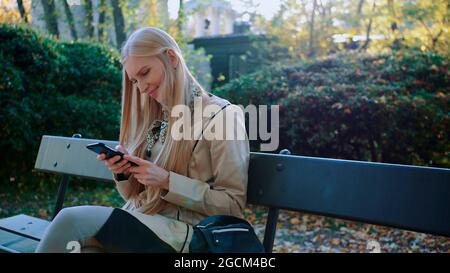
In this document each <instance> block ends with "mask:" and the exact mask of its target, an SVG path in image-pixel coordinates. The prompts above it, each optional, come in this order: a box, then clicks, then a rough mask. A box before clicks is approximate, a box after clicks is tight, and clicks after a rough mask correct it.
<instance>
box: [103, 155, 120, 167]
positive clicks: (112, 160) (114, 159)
mask: <svg viewBox="0 0 450 273" xmlns="http://www.w3.org/2000/svg"><path fill="white" fill-rule="evenodd" d="M119 160H120V155H116V156H113V157H111V158H110V159H107V160H106V164H107V165H109V166H113V165H114V164H115V163H117V162H119Z"/></svg>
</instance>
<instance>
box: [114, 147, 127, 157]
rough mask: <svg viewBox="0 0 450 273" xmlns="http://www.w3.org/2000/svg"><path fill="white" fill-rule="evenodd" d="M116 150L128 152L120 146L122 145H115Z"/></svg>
mask: <svg viewBox="0 0 450 273" xmlns="http://www.w3.org/2000/svg"><path fill="white" fill-rule="evenodd" d="M116 150H118V151H121V152H122V153H124V154H126V155H127V154H128V151H127V150H126V149H125V148H124V147H123V146H122V145H117V146H116Z"/></svg>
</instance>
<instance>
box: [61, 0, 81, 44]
mask: <svg viewBox="0 0 450 273" xmlns="http://www.w3.org/2000/svg"><path fill="white" fill-rule="evenodd" d="M63 4H64V12H65V13H66V17H67V22H68V23H69V28H70V33H71V34H72V38H73V39H74V40H78V34H77V29H76V28H75V22H74V20H73V14H72V11H71V10H70V6H69V4H68V3H67V0H63Z"/></svg>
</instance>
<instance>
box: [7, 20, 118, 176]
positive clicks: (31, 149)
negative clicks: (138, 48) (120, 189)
mask: <svg viewBox="0 0 450 273" xmlns="http://www.w3.org/2000/svg"><path fill="white" fill-rule="evenodd" d="M0 65H1V67H2V69H1V70H0V102H1V107H0V119H1V120H2V123H1V125H0V126H1V128H0V149H1V150H2V153H3V157H2V158H4V160H3V164H2V166H1V167H0V174H1V177H2V180H4V179H6V180H10V179H11V177H13V178H12V179H14V178H15V181H23V179H20V177H30V175H31V170H32V169H33V167H34V162H35V159H36V155H37V151H38V148H39V144H40V140H41V137H42V135H44V134H52V135H60V136H72V134H74V133H81V134H82V135H83V137H90V138H101V139H117V138H118V134H119V119H120V88H121V66H120V58H119V55H118V53H117V52H116V51H115V50H114V49H112V48H107V47H104V46H101V45H95V44H87V43H78V42H75V43H62V42H58V41H56V40H53V39H50V38H48V37H46V36H45V35H42V34H40V33H37V32H35V31H33V30H31V29H29V28H27V27H22V26H12V25H0Z"/></svg>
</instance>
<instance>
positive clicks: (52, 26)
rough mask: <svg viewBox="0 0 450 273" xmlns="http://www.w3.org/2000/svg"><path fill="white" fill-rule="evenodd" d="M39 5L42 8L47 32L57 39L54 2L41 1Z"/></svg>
mask: <svg viewBox="0 0 450 273" xmlns="http://www.w3.org/2000/svg"><path fill="white" fill-rule="evenodd" d="M41 3H42V7H43V8H44V18H45V24H46V25H47V30H48V31H49V32H50V33H51V34H53V35H55V36H56V37H59V30H58V22H57V18H56V13H55V1H54V0H41Z"/></svg>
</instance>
